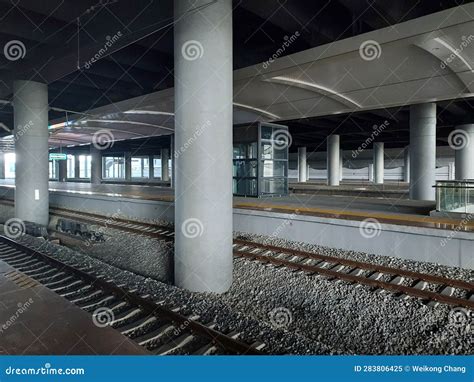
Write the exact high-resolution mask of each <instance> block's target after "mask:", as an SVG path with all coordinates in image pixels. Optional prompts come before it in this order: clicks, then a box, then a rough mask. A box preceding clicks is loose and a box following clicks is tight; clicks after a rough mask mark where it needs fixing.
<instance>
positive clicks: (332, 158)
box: [327, 135, 340, 186]
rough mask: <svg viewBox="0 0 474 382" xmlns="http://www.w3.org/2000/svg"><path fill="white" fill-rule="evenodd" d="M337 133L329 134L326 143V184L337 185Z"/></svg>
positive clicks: (338, 166)
mask: <svg viewBox="0 0 474 382" xmlns="http://www.w3.org/2000/svg"><path fill="white" fill-rule="evenodd" d="M339 160H340V158H339V135H330V136H329V137H328V143H327V169H328V185H330V186H339V181H340V175H339V171H340V165H339Z"/></svg>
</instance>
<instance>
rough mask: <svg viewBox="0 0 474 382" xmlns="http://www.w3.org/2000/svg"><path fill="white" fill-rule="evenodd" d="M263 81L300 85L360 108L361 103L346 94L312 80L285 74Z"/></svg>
mask: <svg viewBox="0 0 474 382" xmlns="http://www.w3.org/2000/svg"><path fill="white" fill-rule="evenodd" d="M265 81H268V82H275V83H280V84H285V85H290V86H296V87H300V88H302V89H306V90H310V91H314V92H316V93H319V94H323V95H327V96H328V97H331V98H335V99H337V100H338V101H339V102H341V103H343V104H345V105H346V106H357V107H358V108H362V105H361V104H359V103H357V102H356V101H354V100H353V99H352V98H349V97H347V96H346V95H344V94H342V93H338V92H336V91H334V90H332V89H329V88H327V87H325V86H322V85H318V84H315V83H314V82H308V81H303V80H299V79H295V78H290V77H285V76H277V77H272V78H269V79H267V80H265Z"/></svg>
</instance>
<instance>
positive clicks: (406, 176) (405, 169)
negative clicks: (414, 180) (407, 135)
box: [403, 146, 410, 182]
mask: <svg viewBox="0 0 474 382" xmlns="http://www.w3.org/2000/svg"><path fill="white" fill-rule="evenodd" d="M403 156H404V158H403V159H404V160H403V163H404V166H403V181H404V182H409V181H410V146H407V147H405V150H404V152H403Z"/></svg>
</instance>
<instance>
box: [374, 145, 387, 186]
mask: <svg viewBox="0 0 474 382" xmlns="http://www.w3.org/2000/svg"><path fill="white" fill-rule="evenodd" d="M373 154H374V183H377V184H383V178H384V168H385V161H384V144H383V142H374V152H373Z"/></svg>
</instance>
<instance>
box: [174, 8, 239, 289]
mask: <svg viewBox="0 0 474 382" xmlns="http://www.w3.org/2000/svg"><path fill="white" fill-rule="evenodd" d="M174 5H175V9H174V11H175V20H176V24H175V26H174V65H175V67H174V70H175V145H176V148H177V151H179V152H178V153H176V158H175V159H176V164H175V166H176V172H175V175H176V176H175V187H176V188H175V189H176V192H175V195H176V199H175V227H176V232H175V282H176V284H177V285H178V286H180V287H183V288H186V289H189V290H192V291H200V292H218V293H220V292H225V291H227V290H228V289H229V288H230V286H231V284H232V268H233V266H232V95H233V94H232V93H233V90H232V86H233V85H232V0H219V1H217V2H211V3H209V1H207V0H176V1H175V2H174ZM203 5H206V6H205V7H202V6H203ZM197 8H199V11H196V9H197ZM190 142H192V143H191V144H190Z"/></svg>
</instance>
